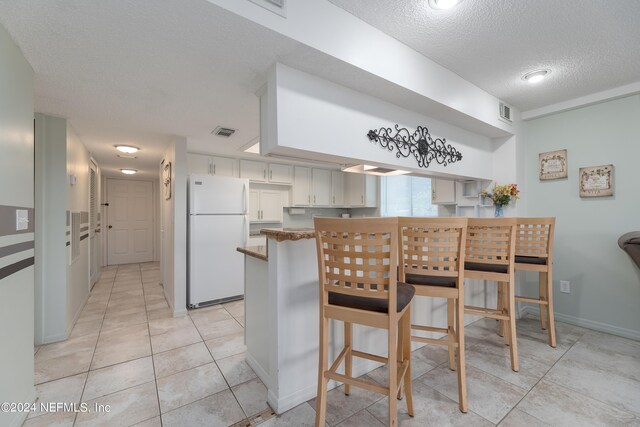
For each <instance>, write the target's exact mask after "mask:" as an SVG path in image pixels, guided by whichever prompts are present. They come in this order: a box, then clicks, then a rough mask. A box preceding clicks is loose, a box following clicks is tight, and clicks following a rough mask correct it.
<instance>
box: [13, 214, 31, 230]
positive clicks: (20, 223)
mask: <svg viewBox="0 0 640 427" xmlns="http://www.w3.org/2000/svg"><path fill="white" fill-rule="evenodd" d="M28 229H29V211H28V210H26V209H16V231H21V230H28Z"/></svg>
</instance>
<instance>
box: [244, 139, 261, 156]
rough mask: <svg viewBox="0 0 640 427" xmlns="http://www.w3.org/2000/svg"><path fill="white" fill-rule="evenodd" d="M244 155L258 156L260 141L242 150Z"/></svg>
mask: <svg viewBox="0 0 640 427" xmlns="http://www.w3.org/2000/svg"><path fill="white" fill-rule="evenodd" d="M243 151H244V152H245V153H252V154H260V141H258V142H256V143H255V144H253V145H251V146H249V147H247V148H246V149H245V150H243Z"/></svg>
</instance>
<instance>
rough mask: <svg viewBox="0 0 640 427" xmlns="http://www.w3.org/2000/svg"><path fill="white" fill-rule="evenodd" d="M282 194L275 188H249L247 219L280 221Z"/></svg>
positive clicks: (282, 204) (282, 205) (281, 216)
mask: <svg viewBox="0 0 640 427" xmlns="http://www.w3.org/2000/svg"><path fill="white" fill-rule="evenodd" d="M283 196H284V195H283V193H282V191H277V190H249V221H251V222H282V221H283V216H284V214H283V208H284V202H283V200H284V197H283Z"/></svg>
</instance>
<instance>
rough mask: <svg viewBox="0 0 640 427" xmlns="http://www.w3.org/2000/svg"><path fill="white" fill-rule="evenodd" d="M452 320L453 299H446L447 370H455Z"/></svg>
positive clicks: (453, 317) (453, 311) (453, 313)
mask: <svg viewBox="0 0 640 427" xmlns="http://www.w3.org/2000/svg"><path fill="white" fill-rule="evenodd" d="M454 319H455V305H454V301H453V299H447V329H448V331H449V332H448V333H447V339H448V340H449V369H451V370H452V371H455V370H456V355H455V352H456V349H455V347H454V346H453V345H452V344H453V343H454V342H455V341H454V333H453V331H454Z"/></svg>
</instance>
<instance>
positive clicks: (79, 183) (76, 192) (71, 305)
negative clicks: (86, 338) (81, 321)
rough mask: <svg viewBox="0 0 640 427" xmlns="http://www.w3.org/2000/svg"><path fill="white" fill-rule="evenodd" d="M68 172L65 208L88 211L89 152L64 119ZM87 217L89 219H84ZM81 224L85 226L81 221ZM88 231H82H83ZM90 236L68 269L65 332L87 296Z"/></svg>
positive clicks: (82, 233) (71, 326)
mask: <svg viewBox="0 0 640 427" xmlns="http://www.w3.org/2000/svg"><path fill="white" fill-rule="evenodd" d="M66 170H67V176H70V175H72V174H73V175H74V176H75V177H76V184H75V185H73V186H72V185H70V184H69V182H68V181H67V183H66V188H67V210H68V211H70V212H86V213H87V218H88V213H89V185H90V183H89V152H88V151H87V149H86V148H85V146H84V144H83V143H82V141H80V138H78V135H77V134H76V133H75V131H74V130H73V128H72V127H71V125H69V124H68V122H67V167H66ZM87 221H88V220H87ZM81 227H88V224H86V223H83V224H82V225H81ZM88 233H89V231H88V230H87V231H81V232H80V235H81V236H82V235H86V234H88ZM89 241H90V240H89V239H88V238H86V239H84V240H81V241H80V254H79V256H78V258H76V260H74V261H73V262H72V263H71V265H70V266H69V268H68V270H67V335H68V334H69V333H71V328H73V325H74V324H75V321H76V319H77V318H78V316H79V315H80V311H81V310H82V307H83V306H84V303H85V302H86V301H87V298H88V297H89V289H90V283H89Z"/></svg>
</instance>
